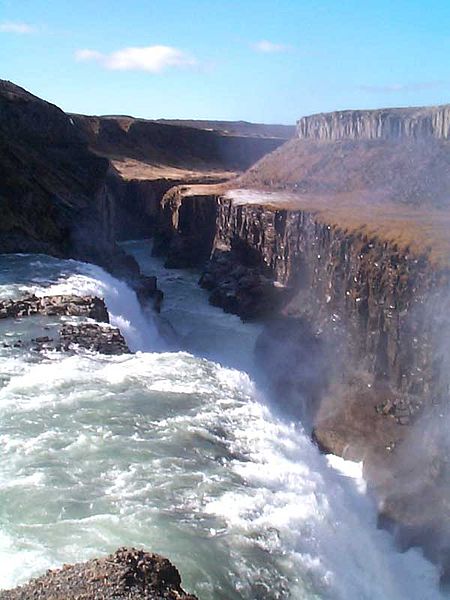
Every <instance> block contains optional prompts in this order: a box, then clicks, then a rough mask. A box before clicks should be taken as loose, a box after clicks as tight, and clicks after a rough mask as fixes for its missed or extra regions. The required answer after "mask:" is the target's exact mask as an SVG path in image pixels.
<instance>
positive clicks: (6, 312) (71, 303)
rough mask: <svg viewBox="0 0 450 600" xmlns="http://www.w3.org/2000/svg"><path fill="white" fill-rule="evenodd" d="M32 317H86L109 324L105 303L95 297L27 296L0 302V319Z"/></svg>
mask: <svg viewBox="0 0 450 600" xmlns="http://www.w3.org/2000/svg"><path fill="white" fill-rule="evenodd" d="M32 315H43V316H48V317H50V316H62V315H65V316H72V317H87V318H90V319H94V320H95V321H99V322H101V323H109V315H108V311H107V309H106V305H105V302H104V300H102V299H101V298H97V297H96V296H73V295H71V296H43V297H38V296H27V297H25V298H22V299H20V300H3V301H1V302H0V319H6V318H20V317H29V316H32Z"/></svg>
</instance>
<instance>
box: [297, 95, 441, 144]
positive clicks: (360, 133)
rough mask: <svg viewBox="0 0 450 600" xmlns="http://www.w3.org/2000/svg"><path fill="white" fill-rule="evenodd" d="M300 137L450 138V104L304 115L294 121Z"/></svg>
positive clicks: (324, 138) (373, 138) (340, 138)
mask: <svg viewBox="0 0 450 600" xmlns="http://www.w3.org/2000/svg"><path fill="white" fill-rule="evenodd" d="M297 137H298V138H300V139H303V140H306V139H310V140H332V141H336V140H344V139H345V140H349V139H351V140H361V139H364V140H375V139H385V140H392V139H396V138H408V137H410V138H416V139H418V138H420V139H423V138H425V137H435V138H440V139H448V138H449V137H450V105H448V104H446V105H443V106H434V107H429V108H428V107H427V108H388V109H381V110H345V111H342V112H333V113H321V114H317V115H312V116H309V117H303V118H301V119H300V120H299V121H298V122H297Z"/></svg>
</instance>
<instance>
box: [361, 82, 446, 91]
mask: <svg viewBox="0 0 450 600" xmlns="http://www.w3.org/2000/svg"><path fill="white" fill-rule="evenodd" d="M446 85H448V82H446V81H416V82H414V83H392V84H388V85H360V86H358V89H360V90H361V91H363V92H369V93H373V94H380V93H386V92H388V93H396V92H418V91H422V90H432V89H436V88H442V87H444V86H446Z"/></svg>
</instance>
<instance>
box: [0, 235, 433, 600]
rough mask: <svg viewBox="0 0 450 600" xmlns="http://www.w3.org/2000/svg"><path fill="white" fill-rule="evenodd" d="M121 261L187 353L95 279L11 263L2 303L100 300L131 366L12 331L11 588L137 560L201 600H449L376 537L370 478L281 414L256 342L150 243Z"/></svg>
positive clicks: (123, 292) (74, 271)
mask: <svg viewBox="0 0 450 600" xmlns="http://www.w3.org/2000/svg"><path fill="white" fill-rule="evenodd" d="M125 247H126V249H127V251H129V252H130V253H132V254H133V255H134V256H135V257H136V258H137V260H138V261H139V263H140V265H141V269H142V270H143V272H145V273H148V274H156V275H157V276H158V282H159V286H160V287H161V289H163V290H164V292H165V295H166V296H165V301H164V306H163V310H162V315H161V316H162V318H163V319H164V320H166V321H168V322H170V323H171V327H173V329H174V330H175V331H176V332H177V336H178V339H179V340H180V342H179V347H180V348H182V349H181V350H180V349H177V348H175V347H174V342H172V343H168V342H167V341H166V340H164V339H162V338H161V336H160V334H159V333H158V327H157V325H156V323H155V320H154V317H153V316H152V315H151V314H150V313H145V312H143V311H142V309H141V307H140V306H139V304H138V302H137V299H136V296H135V294H134V292H133V291H132V290H131V289H130V288H129V287H128V286H127V285H126V284H125V283H123V282H119V281H118V280H116V279H114V278H113V277H112V276H110V275H108V274H107V273H105V272H104V271H103V270H102V269H101V268H99V267H97V266H93V265H88V264H85V263H79V262H76V261H71V260H58V259H55V258H50V257H46V256H41V255H39V256H38V255H3V256H0V299H1V298H8V297H20V296H21V295H23V294H25V293H36V294H38V295H39V294H40V295H45V294H57V293H75V294H96V295H99V296H102V297H104V298H105V300H106V303H107V305H108V308H109V311H110V317H111V322H112V323H113V324H114V325H117V326H119V327H120V328H121V330H122V332H123V334H124V335H125V337H126V340H127V342H128V344H129V346H130V348H131V349H132V350H134V351H135V354H132V355H122V356H104V355H100V354H95V353H90V352H87V351H81V350H80V351H76V352H74V353H71V354H68V353H62V352H57V351H48V352H44V353H38V352H35V351H33V350H32V349H31V348H23V347H14V342H15V341H17V339H18V338H20V339H22V340H24V339H27V338H30V337H33V336H35V335H37V334H39V333H41V332H43V331H45V332H47V335H51V334H52V331H54V330H55V327H57V325H58V323H59V322H60V320H66V321H67V320H68V321H70V320H71V318H69V317H61V318H59V319H58V318H49V317H48V318H42V317H28V318H26V319H23V320H18V321H11V320H4V321H3V322H2V321H0V334H1V336H2V342H3V341H5V342H6V343H7V346H6V347H5V346H2V344H0V452H1V461H0V588H7V587H12V586H15V585H17V584H19V583H23V582H25V581H26V580H28V579H29V578H30V577H32V576H35V575H38V574H41V573H42V572H44V571H45V570H46V569H47V568H50V567H56V566H60V565H61V564H62V563H64V562H74V561H82V560H86V559H88V558H91V557H94V556H99V555H103V554H106V553H109V552H111V551H113V550H115V549H116V548H117V547H119V546H124V545H127V546H128V545H134V546H140V547H144V548H146V549H148V550H151V551H154V552H158V553H161V554H163V555H165V556H167V557H169V558H170V559H171V560H172V561H173V562H174V563H175V564H176V566H177V567H178V569H179V570H180V572H181V575H182V579H183V587H184V588H185V589H187V590H188V591H190V592H192V593H196V594H197V595H198V596H199V598H200V599H201V600H213V599H214V600H235V599H236V600H237V599H245V600H259V599H260V600H275V599H283V600H284V599H289V598H292V599H295V600H296V599H308V600H311V599H332V600H341V599H342V600H364V599H367V600H397V599H408V600H411V599H417V600H427V599H437V598H441V597H442V596H441V594H440V592H439V591H438V585H437V582H438V574H437V571H436V569H435V567H434V566H433V565H431V564H430V563H428V562H427V561H426V560H425V559H424V558H423V556H422V554H421V552H420V551H418V550H410V551H408V552H406V553H399V552H397V551H396V549H395V547H394V544H393V540H392V538H391V536H390V535H389V534H388V533H387V532H385V531H381V530H378V529H377V527H376V516H377V515H376V507H375V504H374V503H373V501H372V500H371V499H370V497H369V496H368V495H367V494H366V491H365V485H364V481H363V480H362V478H361V468H360V465H357V464H354V463H348V462H345V461H342V460H340V459H337V458H333V457H325V456H323V455H321V454H320V453H319V452H318V450H317V449H316V448H315V447H314V446H313V445H312V444H311V442H310V440H309V438H308V436H307V435H306V434H305V433H304V431H303V429H302V426H301V424H298V423H297V424H295V423H292V422H290V421H289V420H288V419H285V418H283V415H282V414H280V411H279V409H277V408H275V407H273V406H272V405H271V402H270V401H269V399H268V398H267V396H266V395H265V393H264V386H263V384H262V383H261V381H262V379H260V378H259V377H258V374H257V370H256V368H255V366H254V364H253V345H254V342H255V339H256V336H257V335H258V333H259V330H260V329H259V326H258V325H255V324H243V323H242V322H241V321H240V320H239V319H238V318H237V317H235V316H233V315H227V314H225V313H223V312H222V311H221V310H220V309H217V308H214V307H212V306H210V305H209V304H208V301H207V294H206V292H204V291H203V290H201V289H200V288H199V287H198V286H197V283H196V282H197V279H198V275H197V274H196V273H194V272H188V271H168V270H165V269H164V268H163V266H162V263H161V261H160V260H159V259H156V258H153V257H151V253H150V245H149V243H147V242H130V243H127V244H126V245H125ZM278 404H280V403H278Z"/></svg>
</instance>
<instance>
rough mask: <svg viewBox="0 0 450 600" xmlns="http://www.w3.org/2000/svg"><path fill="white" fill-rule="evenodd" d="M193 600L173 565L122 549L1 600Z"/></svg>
mask: <svg viewBox="0 0 450 600" xmlns="http://www.w3.org/2000/svg"><path fill="white" fill-rule="evenodd" d="M31 598H35V599H36V600H196V597H195V596H192V595H190V594H187V593H186V592H185V591H184V590H183V589H182V588H181V578H180V574H179V572H178V570H177V569H176V568H175V567H174V566H173V565H172V563H171V562H170V561H169V560H167V558H163V557H162V556H159V555H158V554H150V553H148V552H144V551H143V550H137V549H135V548H121V549H119V550H117V551H116V552H115V553H114V554H111V555H110V556H108V557H106V558H100V559H93V560H90V561H88V562H86V563H81V564H76V565H64V567H62V569H59V570H56V571H48V572H47V573H46V574H45V575H43V576H42V577H39V578H38V579H34V580H33V581H31V582H30V583H28V584H27V585H24V586H22V587H18V588H16V589H14V590H8V591H0V600H30V599H31Z"/></svg>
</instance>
